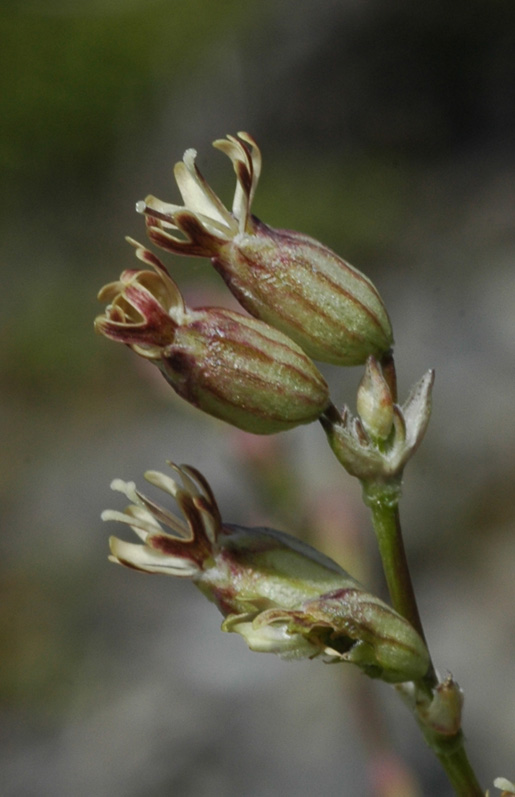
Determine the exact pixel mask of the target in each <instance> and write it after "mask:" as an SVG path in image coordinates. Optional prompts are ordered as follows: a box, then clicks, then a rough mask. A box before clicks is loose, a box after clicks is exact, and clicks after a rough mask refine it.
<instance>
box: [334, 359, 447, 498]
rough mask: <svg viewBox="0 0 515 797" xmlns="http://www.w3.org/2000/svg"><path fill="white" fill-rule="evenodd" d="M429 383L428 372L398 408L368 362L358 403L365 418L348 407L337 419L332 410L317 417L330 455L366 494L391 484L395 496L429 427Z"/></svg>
mask: <svg viewBox="0 0 515 797" xmlns="http://www.w3.org/2000/svg"><path fill="white" fill-rule="evenodd" d="M433 382H434V372H433V371H428V372H427V373H426V374H425V375H424V376H423V377H422V379H421V380H420V381H419V382H417V384H416V385H415V386H414V387H413V388H412V390H411V393H410V395H409V396H408V399H407V401H406V402H405V403H404V404H403V405H402V406H398V405H397V404H393V403H392V401H391V397H390V398H388V393H387V392H386V391H387V389H388V388H387V385H386V382H385V381H384V380H383V377H382V375H381V373H380V371H378V370H376V367H375V366H374V365H373V361H372V362H370V361H369V365H368V366H367V373H365V377H364V378H363V381H362V383H361V385H360V391H361V393H360V395H359V399H358V406H359V409H360V415H361V412H363V416H364V417H358V418H354V417H353V416H352V414H351V412H350V411H349V410H348V409H347V407H344V408H343V410H342V413H341V415H340V414H339V413H338V412H337V410H336V409H335V408H334V407H333V406H331V407H330V408H329V409H328V410H327V411H326V412H325V413H324V414H323V415H322V416H321V418H320V421H321V422H322V425H323V427H324V429H325V432H326V434H327V437H328V440H329V444H330V446H331V448H332V449H333V452H334V454H335V455H336V457H337V458H338V460H339V461H340V462H341V464H342V465H343V466H344V468H345V469H346V470H347V471H348V472H349V473H350V474H351V475H352V476H355V477H356V478H358V479H359V480H360V481H361V482H362V483H363V486H364V488H365V494H366V493H367V490H368V489H369V488H370V490H372V491H374V489H375V486H377V485H385V484H389V485H390V486H391V487H392V488H393V490H394V492H396V493H397V497H398V490H399V489H400V482H401V479H402V474H403V471H404V467H405V466H406V463H407V462H408V460H409V459H411V457H412V456H413V454H414V453H415V451H416V450H417V448H418V446H419V445H420V443H421V442H422V438H423V436H424V434H425V431H426V428H427V424H428V423H429V418H430V416H431V390H432V387H433ZM382 401H384V404H382V403H381V402H382ZM390 413H391V414H390ZM390 418H391V419H392V424H391V427H390V431H389V433H388V436H387V437H386V438H384V437H383V438H382V437H381V436H380V435H378V434H377V430H380V431H381V432H382V434H384V433H385V431H386V430H387V427H388V424H389V419H390ZM372 427H374V429H372ZM374 430H375V432H376V433H375V434H373V431H374ZM381 489H382V488H381Z"/></svg>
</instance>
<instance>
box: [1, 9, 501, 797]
mask: <svg viewBox="0 0 515 797" xmlns="http://www.w3.org/2000/svg"><path fill="white" fill-rule="evenodd" d="M0 36H1V41H2V47H1V48H0V63H1V68H0V83H1V117H2V120H1V125H0V128H1V132H0V168H1V172H2V176H1V184H2V188H3V209H2V214H1V216H0V225H1V238H0V241H1V243H0V247H1V249H0V251H1V258H2V283H1V292H0V304H1V321H0V324H1V326H0V329H1V333H2V346H1V348H0V369H1V373H0V379H1V394H0V402H1V404H0V406H1V413H2V425H3V432H2V446H1V449H0V500H1V503H2V509H1V536H0V552H1V556H0V579H1V581H0V651H1V654H0V673H1V682H0V700H1V718H0V722H1V725H0V727H1V737H2V746H1V750H0V783H1V784H2V785H1V790H2V794H5V795H9V797H46V795H63V797H67V796H68V795H74V797H82V796H83V795H84V797H86V795H87V796H88V797H90V796H91V795H95V797H107V795H109V797H139V796H140V795H145V797H164V795H170V794H173V795H178V796H179V797H218V796H220V797H241V795H245V797H275V795H277V794H282V795H285V797H286V796H288V797H289V795H292V796H293V795H296V797H301V796H302V795H313V794H317V795H324V796H325V795H334V794H341V795H353V797H354V795H365V796H367V797H368V795H371V796H373V797H376V796H377V795H385V794H386V793H387V790H386V789H387V786H388V784H390V785H391V783H392V782H393V781H392V777H393V775H392V772H394V770H395V759H392V758H389V752H388V749H385V747H384V744H385V742H384V737H383V736H382V726H383V725H384V729H386V737H387V739H388V743H387V744H390V745H391V748H392V749H393V750H395V751H396V752H397V754H399V755H400V756H401V757H402V758H403V760H404V761H405V762H406V766H407V771H406V772H405V773H404V780H403V778H402V777H401V779H400V780H399V781H398V785H397V787H395V788H393V790H392V789H390V792H388V793H389V794H390V795H392V794H394V795H395V797H414V795H428V797H432V795H435V794H438V795H443V796H444V797H445V796H446V795H450V790H449V788H448V786H447V785H446V782H445V780H444V779H443V778H442V776H441V775H440V773H439V771H438V767H437V764H436V763H435V762H434V761H433V759H432V756H431V754H430V753H429V751H428V750H427V749H426V748H425V746H424V743H423V742H422V740H421V738H419V735H418V733H417V731H416V728H415V726H414V724H413V721H412V720H411V718H410V717H409V716H408V714H407V713H406V712H405V710H404V708H403V707H402V706H399V705H397V700H396V697H395V695H394V694H393V692H392V691H391V690H390V689H389V688H388V687H386V686H385V685H382V684H372V683H369V682H368V681H366V680H365V679H364V677H363V676H361V675H360V674H359V673H357V672H353V671H352V672H349V671H347V670H346V668H345V667H343V666H342V667H339V666H336V667H326V666H324V665H323V664H322V663H319V662H312V663H309V662H308V663H299V664H287V663H283V662H281V661H279V660H276V659H275V658H273V657H267V656H260V655H258V654H253V653H250V652H249V651H248V650H247V649H246V647H245V645H244V644H243V643H242V641H241V639H239V638H232V637H231V636H230V635H223V634H221V633H220V632H219V630H218V627H219V622H220V619H221V618H220V617H219V616H218V614H217V612H216V609H215V608H214V607H213V606H211V605H209V604H208V603H207V602H205V600H204V599H203V598H202V596H201V595H200V594H199V593H198V594H197V592H196V590H195V589H194V588H193V587H192V586H191V585H190V584H189V583H187V582H180V581H178V580H173V579H165V578H156V579H154V578H151V577H150V576H144V575H141V574H137V573H131V572H129V571H126V570H124V569H122V568H115V567H114V566H113V565H111V564H109V563H108V562H107V558H106V552H107V536H108V533H109V532H110V531H112V529H109V528H107V526H105V525H104V524H102V523H101V521H100V519H99V515H100V511H101V510H102V509H104V508H107V507H116V508H121V506H122V505H123V501H122V504H120V501H121V498H120V496H117V495H115V494H113V493H111V492H110V490H109V483H110V481H111V479H112V478H114V477H116V476H120V477H122V478H126V479H136V480H138V481H141V474H142V473H143V471H144V470H145V469H147V468H158V469H159V468H161V467H162V466H164V460H165V459H167V458H173V459H175V460H176V461H177V462H189V463H191V464H193V465H195V466H196V467H197V468H199V469H200V470H202V471H203V473H204V474H205V475H206V477H207V478H208V479H209V480H210V482H211V484H212V486H213V489H214V490H215V493H216V494H217V496H218V498H219V501H220V504H221V507H222V509H223V514H224V517H225V518H226V520H228V521H233V522H240V523H243V524H245V523H246V524H253V523H254V524H258V523H268V524H269V525H276V526H277V527H281V528H285V529H287V530H290V531H292V532H294V533H297V534H298V535H299V536H300V535H303V536H305V537H306V538H307V539H309V540H310V541H312V542H313V541H314V542H315V543H316V544H317V545H318V546H319V547H321V548H323V549H324V550H325V551H326V552H327V553H329V554H331V555H333V556H334V557H336V558H338V559H339V561H340V562H341V563H342V564H343V565H344V566H346V567H347V568H348V569H349V570H351V572H353V573H354V574H355V575H357V576H358V577H361V578H363V579H364V580H365V581H366V583H367V584H369V585H370V586H371V587H373V588H374V589H375V590H376V591H378V592H379V593H381V594H384V587H383V582H382V578H381V573H380V570H379V568H378V565H377V561H376V558H375V554H374V546H373V541H372V534H371V529H370V523H369V520H368V517H367V514H366V512H365V510H364V509H363V508H362V507H361V504H360V495H359V489H358V488H357V486H356V485H355V484H354V483H353V482H352V480H351V479H350V478H348V477H347V476H346V475H345V474H344V473H343V471H341V469H340V468H339V466H338V465H337V462H336V460H335V459H334V458H333V457H332V454H331V452H330V451H329V449H328V447H327V445H326V443H325V439H324V436H323V434H322V431H321V429H320V428H319V427H318V426H317V425H314V426H312V427H309V428H301V429H297V430H294V431H292V432H288V433H286V434H283V435H280V436H278V437H277V438H274V439H273V440H268V441H262V440H259V439H258V438H254V437H252V436H250V435H245V434H239V433H235V432H234V431H233V430H231V429H230V428H228V427H226V426H224V425H223V424H221V423H218V422H216V421H214V420H210V419H209V418H208V417H204V416H202V415H200V414H199V413H197V412H196V411H194V410H193V409H190V408H188V407H186V406H185V405H184V404H183V403H181V402H180V400H179V399H176V398H175V397H174V395H173V394H172V392H171V391H170V390H169V389H167V388H166V385H165V384H164V382H163V384H161V382H160V381H159V376H158V374H157V373H154V371H153V370H152V368H151V367H150V366H149V367H146V365H145V364H144V363H140V362H137V358H135V357H134V355H132V354H131V353H130V352H128V351H126V350H125V349H123V348H122V347H120V346H115V345H113V344H111V343H110V342H108V341H106V340H104V339H100V338H98V337H95V336H94V334H93V331H92V320H93V318H94V316H95V315H96V314H97V313H98V312H99V311H100V309H101V308H100V306H99V305H98V304H97V302H96V299H95V296H96V293H97V291H98V289H99V288H100V287H101V286H102V285H103V284H104V283H106V282H109V281H111V280H113V279H116V278H117V276H118V274H119V272H120V271H121V270H122V269H124V268H126V267H132V266H134V265H135V261H134V259H133V255H132V251H131V250H130V248H129V247H128V246H127V244H125V243H124V240H123V237H124V235H131V236H133V237H135V238H139V239H144V232H143V222H142V219H141V217H138V216H137V215H136V214H135V213H134V203H135V201H136V200H138V199H141V198H143V197H144V196H145V195H146V194H147V193H154V194H156V195H157V196H159V197H161V198H163V199H168V200H169V201H177V199H178V193H177V191H176V188H175V186H174V184H173V179H172V166H173V163H174V162H175V161H176V160H179V159H180V158H181V157H182V153H183V151H184V149H185V148H187V147H195V148H196V149H197V150H198V151H199V159H198V162H199V165H200V167H201V168H202V170H203V171H204V173H205V174H207V176H208V178H209V180H210V182H211V183H212V184H214V185H215V186H216V187H217V188H218V189H219V190H220V191H221V192H222V195H223V196H224V198H225V199H226V200H227V201H230V196H231V191H232V188H233V175H232V171H231V169H230V166H229V163H228V161H227V160H226V159H225V158H224V157H223V156H222V155H220V153H216V152H215V151H214V150H212V149H211V146H210V142H211V141H212V140H213V139H215V138H219V137H222V136H224V135H225V134H226V133H234V132H236V131H238V130H248V131H249V132H251V133H252V134H253V135H254V137H255V138H256V139H257V141H258V142H259V144H260V145H261V147H262V150H263V155H264V172H263V176H262V180H261V184H260V187H259V190H258V194H257V198H256V202H255V212H256V214H257V215H258V216H260V217H261V218H263V219H264V220H265V221H266V222H268V223H269V224H272V225H274V226H280V227H291V228H294V229H299V230H302V231H303V232H306V233H309V234H311V235H314V236H315V237H318V238H320V239H321V240H322V241H323V242H324V243H326V244H328V245H329V246H331V247H332V248H334V249H335V250H336V251H338V252H339V253H341V254H342V255H343V256H344V257H346V258H347V259H348V260H349V261H350V262H352V263H354V264H356V265H357V266H359V267H360V268H361V269H362V270H363V271H365V273H367V274H368V275H369V276H370V277H371V278H372V279H373V280H374V282H375V283H376V285H377V286H378V288H379V289H380V291H381V293H382V295H383V297H384V299H385V301H386V304H387V306H388V308H389V311H390V314H391V317H392V321H393V325H394V330H395V337H396V356H397V363H398V370H399V383H400V392H401V396H405V395H406V393H407V390H408V389H409V386H410V385H411V384H412V383H413V382H414V381H416V380H417V379H418V378H419V377H420V376H421V375H422V373H423V372H424V371H425V370H426V369H427V368H428V367H434V368H435V369H436V385H435V401H434V415H433V419H432V423H431V425H430V428H429V431H428V434H427V437H426V440H425V442H424V445H423V446H422V448H421V450H420V451H419V453H418V455H417V457H416V458H415V460H414V462H413V463H412V464H410V466H409V467H408V470H407V476H406V482H405V491H404V492H405V495H404V504H403V518H404V525H405V533H406V544H407V547H408V551H409V557H410V560H411V563H412V566H413V576H414V581H415V585H416V588H417V591H418V594H419V596H420V603H421V611H422V615H423V618H424V621H425V625H426V629H427V634H428V637H429V640H430V644H431V648H432V651H433V654H434V657H435V660H436V662H437V664H438V666H440V667H441V670H442V672H443V674H445V673H446V672H447V671H448V670H449V671H451V672H452V673H453V674H454V676H455V677H456V678H457V680H458V681H459V683H460V684H461V685H462V687H463V688H464V689H465V693H466V704H465V729H466V733H467V736H468V745H469V751H470V756H471V758H472V760H473V761H474V763H475V764H476V766H477V771H478V774H479V776H480V778H481V780H482V782H483V783H484V784H485V788H486V786H487V785H488V784H491V782H492V780H493V778H494V777H495V776H497V775H501V774H502V775H505V776H507V777H511V778H513V777H514V775H515V753H514V750H515V689H514V679H515V667H514V665H513V663H514V661H515V609H514V606H515V578H514V572H515V490H514V488H513V484H514V480H515V456H514V450H515V420H514V406H515V368H514V360H515V357H514V349H515V345H514V344H515V270H514V267H513V263H514V257H515V202H514V188H513V186H514V177H515V152H514V145H513V141H514V128H515V85H514V84H515V4H514V3H513V0H495V2H492V0H467V2H465V0H455V2H454V3H448V2H444V0H433V2H431V3H412V2H409V0H393V1H392V0H361V2H356V0H318V1H317V2H315V0H260V1H259V2H257V1H253V0H249V2H242V1H241V0H217V1H216V2H212V1H210V0H187V1H186V2H185V0H182V1H179V0H78V1H77V0H73V2H72V0H24V2H14V0H4V2H3V4H2V9H1V11H0ZM167 264H168V266H169V267H170V269H171V271H172V273H173V274H174V275H175V276H176V277H177V279H178V281H179V283H180V284H181V287H182V288H183V289H184V292H185V294H186V296H187V297H188V298H189V300H190V301H191V302H192V303H195V301H196V300H197V299H198V301H199V303H203V302H206V301H209V302H210V303H212V304H213V303H215V304H216V303H218V304H223V303H229V302H230V299H229V297H228V295H227V292H226V291H225V289H224V288H223V286H222V285H221V282H220V281H219V280H218V278H217V277H216V275H215V274H214V273H213V272H212V269H211V268H210V266H209V264H208V263H207V262H202V261H199V260H191V261H186V260H184V261H183V260H181V259H179V258H176V259H175V260H173V259H172V258H169V259H168V260H167ZM359 371H360V369H352V370H348V371H345V370H341V369H329V368H328V369H326V371H325V373H326V374H327V378H328V379H329V380H330V382H331V385H332V388H333V392H334V397H335V401H336V402H337V403H338V404H341V403H343V402H344V401H345V402H349V403H350V404H351V405H352V404H353V402H354V395H355V388H356V385H357V382H358V381H359V378H360V373H359ZM367 739H368V741H367ZM370 740H371V741H370ZM410 772H411V776H410ZM415 776H416V782H411V781H410V777H415ZM401 782H403V783H404V785H402V786H401V785H399V784H400V783H401ZM410 783H411V785H410Z"/></svg>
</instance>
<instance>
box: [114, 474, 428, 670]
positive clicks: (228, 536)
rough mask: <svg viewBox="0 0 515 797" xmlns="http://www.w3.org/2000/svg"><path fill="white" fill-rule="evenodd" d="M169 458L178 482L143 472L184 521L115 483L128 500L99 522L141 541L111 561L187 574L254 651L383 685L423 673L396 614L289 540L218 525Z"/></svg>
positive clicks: (211, 503)
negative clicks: (339, 666)
mask: <svg viewBox="0 0 515 797" xmlns="http://www.w3.org/2000/svg"><path fill="white" fill-rule="evenodd" d="M170 464H171V467H172V468H173V469H174V471H175V473H176V474H177V478H176V479H172V478H170V477H169V476H165V475H164V474H162V473H157V472H155V471H150V472H148V473H146V474H145V478H146V479H147V481H149V482H150V483H151V484H153V485H155V486H157V487H160V488H161V489H162V490H164V491H165V492H167V493H168V494H169V495H171V496H173V498H174V499H175V501H176V502H177V504H178V506H179V507H180V509H181V511H182V513H183V516H184V519H179V518H178V517H176V516H175V515H173V514H172V513H171V512H170V511H169V510H167V509H163V508H161V507H159V506H158V505H157V504H155V503H154V502H153V501H149V500H148V499H147V498H146V497H145V496H144V495H142V494H141V493H140V492H139V491H138V490H136V487H135V485H134V483H133V482H128V483H126V482H122V481H121V480H119V479H117V480H115V481H114V482H113V483H112V485H111V486H112V488H113V489H114V490H119V491H120V492H122V493H124V494H125V495H126V496H127V497H128V498H129V500H130V501H131V502H132V504H131V505H130V506H129V507H128V508H127V509H126V510H125V511H124V512H115V511H112V510H108V511H106V512H104V513H103V514H102V518H103V519H104V520H118V521H121V522H123V523H126V524H128V525H129V526H131V528H132V529H133V530H134V531H135V533H136V534H137V535H138V536H139V537H140V539H141V540H142V542H143V544H142V545H141V544H134V543H128V542H124V541H122V540H119V539H118V538H116V537H113V538H111V541H110V547H111V554H112V556H111V559H112V560H113V561H115V562H118V563H120V564H124V565H126V566H128V567H131V568H135V569H136V570H143V571H146V572H149V573H166V574H169V575H176V576H183V577H188V578H191V579H192V580H193V582H194V583H195V585H196V586H197V587H198V588H199V589H200V590H201V591H202V592H203V593H204V595H205V596H206V597H207V598H209V600H211V601H212V602H214V603H215V604H216V605H217V606H218V608H219V610H220V611H221V613H222V615H223V616H224V618H225V619H224V621H223V623H222V630H224V631H231V632H235V633H238V634H240V636H242V637H243V638H244V639H245V641H246V642H247V644H248V646H249V647H250V648H251V650H255V651H260V652H267V653H277V654H278V655H280V656H282V657H284V658H290V659H291V658H314V657H315V656H319V655H322V656H324V657H325V658H326V659H327V660H329V661H342V662H352V663H354V664H357V665H358V666H359V667H361V669H363V670H364V672H365V673H366V674H367V675H369V676H370V677H374V678H382V679H383V680H385V681H388V682H390V683H399V682H405V681H411V680H415V679H419V678H421V677H423V676H424V675H425V673H426V671H427V669H428V665H429V656H428V652H427V649H426V647H425V645H424V642H423V641H422V639H421V638H420V636H419V635H418V634H417V632H416V631H415V630H414V629H413V628H412V626H411V625H410V624H409V623H408V622H407V621H406V620H405V619H404V618H403V617H401V616H400V615H399V614H397V612H395V611H394V610H393V609H391V608H390V607H389V606H387V605H386V604H385V603H383V601H381V600H379V598H376V597H375V596H374V595H371V594H370V593H368V592H367V591H366V590H365V589H364V587H362V586H361V585H360V584H359V583H358V582H357V581H355V580H354V579H353V578H352V577H351V576H350V575H349V574H348V573H346V572H345V570H343V569H342V568H341V567H339V565H337V564H336V563H335V562H333V561H332V560H331V559H329V558H327V557H326V556H323V555H322V554H320V553H319V552H318V551H316V550H314V549H313V548H311V547H310V546H309V545H306V544H305V543H302V542H300V541H299V540H297V539H295V538H294V537H291V536H290V535H288V534H284V533H282V532H279V531H275V530H273V529H268V528H254V529H248V528H243V527H241V526H236V525H229V524H224V523H222V520H221V517H220V513H219V511H218V508H217V505H216V501H215V499H214V497H213V494H212V492H211V490H210V488H209V486H208V484H207V482H206V481H205V479H204V478H203V477H202V476H201V474H200V473H198V471H196V470H194V469H193V468H191V467H188V466H185V465H182V466H180V467H178V466H176V465H173V464H172V463H170ZM163 526H166V527H168V529H170V530H171V531H172V533H171V534H170V533H168V532H165V531H164V530H163Z"/></svg>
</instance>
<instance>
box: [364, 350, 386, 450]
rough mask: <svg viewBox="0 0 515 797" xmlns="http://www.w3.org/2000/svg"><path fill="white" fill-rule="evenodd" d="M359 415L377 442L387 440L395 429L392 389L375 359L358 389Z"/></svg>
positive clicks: (372, 358) (369, 364)
mask: <svg viewBox="0 0 515 797" xmlns="http://www.w3.org/2000/svg"><path fill="white" fill-rule="evenodd" d="M356 406H357V410H358V415H359V417H360V419H361V421H362V423H363V426H364V427H365V429H366V431H367V432H368V433H369V435H370V436H371V437H372V439H376V440H386V438H387V437H388V436H389V434H390V432H391V431H392V428H393V400H392V394H391V392H390V388H389V387H388V384H387V382H386V380H385V378H384V376H383V374H382V372H381V368H380V366H379V363H378V362H377V360H376V358H375V357H369V358H368V360H367V365H366V368H365V373H364V375H363V378H362V380H361V382H360V384H359V387H358V395H357V400H356Z"/></svg>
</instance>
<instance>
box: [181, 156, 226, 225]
mask: <svg viewBox="0 0 515 797" xmlns="http://www.w3.org/2000/svg"><path fill="white" fill-rule="evenodd" d="M196 155H197V153H196V152H195V150H194V149H188V150H186V152H185V153H184V159H183V160H182V161H179V163H176V164H175V168H174V175H175V180H176V182H177V185H178V186H179V191H180V192H181V196H182V198H183V201H184V205H185V207H186V208H187V209H188V210H192V211H193V213H202V214H204V215H205V216H207V217H208V218H211V219H215V221H219V222H221V223H222V224H225V225H226V226H228V227H231V226H232V224H231V216H230V214H229V211H228V210H227V209H226V208H225V207H224V206H223V204H222V202H221V201H220V199H219V198H218V197H217V195H216V194H215V193H214V191H213V190H212V189H211V188H210V187H209V185H208V184H207V183H206V181H205V180H204V178H203V176H202V174H201V173H200V172H199V170H198V169H197V167H196V165H195V157H196Z"/></svg>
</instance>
